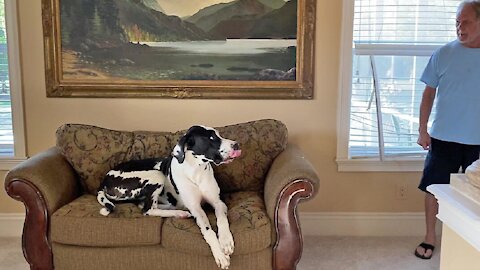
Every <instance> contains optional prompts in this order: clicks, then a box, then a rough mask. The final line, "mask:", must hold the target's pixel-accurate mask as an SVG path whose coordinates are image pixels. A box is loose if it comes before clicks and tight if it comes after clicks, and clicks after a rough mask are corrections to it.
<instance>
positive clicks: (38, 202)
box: [5, 179, 53, 270]
mask: <svg viewBox="0 0 480 270" xmlns="http://www.w3.org/2000/svg"><path fill="white" fill-rule="evenodd" d="M5 190H6V191H7V194H8V195H9V196H10V197H12V198H14V199H15V200H17V201H21V202H23V204H24V205H25V210H26V215H25V223H24V225H23V234H22V249H23V256H24V257H25V260H26V261H27V262H28V264H30V269H32V270H51V269H53V255H52V248H51V246H50V241H49V239H48V229H49V222H48V212H47V206H46V203H45V200H44V199H43V196H42V195H41V193H40V191H39V190H38V188H37V187H35V186H34V185H33V184H31V183H30V182H28V181H25V180H23V179H15V180H14V181H11V182H9V184H8V185H6V186H5Z"/></svg>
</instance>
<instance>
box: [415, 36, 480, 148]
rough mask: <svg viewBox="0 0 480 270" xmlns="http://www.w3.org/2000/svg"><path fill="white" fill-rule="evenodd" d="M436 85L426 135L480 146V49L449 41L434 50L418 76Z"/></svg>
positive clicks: (429, 83)
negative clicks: (432, 115)
mask: <svg viewBox="0 0 480 270" xmlns="http://www.w3.org/2000/svg"><path fill="white" fill-rule="evenodd" d="M420 80H421V81H422V82H424V83H425V84H426V85H428V86H430V87H433V88H437V94H436V98H435V100H436V115H435V118H434V119H433V123H432V128H431V129H430V136H432V137H433V138H436V139H439V140H442V141H449V142H456V143H462V144H474V145H480V48H467V47H465V46H463V45H462V44H461V43H460V42H458V41H452V42H450V43H448V44H446V45H444V46H443V47H441V48H440V49H438V50H437V51H435V52H434V53H433V55H432V57H431V58H430V61H429V62H428V65H427V67H426V68H425V70H424V71H423V74H422V77H421V78H420Z"/></svg>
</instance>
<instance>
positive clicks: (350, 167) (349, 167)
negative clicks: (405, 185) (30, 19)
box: [336, 158, 425, 172]
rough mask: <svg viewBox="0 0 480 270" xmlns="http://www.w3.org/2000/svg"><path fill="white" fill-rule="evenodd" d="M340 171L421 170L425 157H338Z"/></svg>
mask: <svg viewBox="0 0 480 270" xmlns="http://www.w3.org/2000/svg"><path fill="white" fill-rule="evenodd" d="M336 161H337V167H338V171H339V172H421V171H423V165H424V162H425V159H424V158H415V159H389V160H383V161H380V160H378V159H337V160H336Z"/></svg>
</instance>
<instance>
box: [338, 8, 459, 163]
mask: <svg viewBox="0 0 480 270" xmlns="http://www.w3.org/2000/svg"><path fill="white" fill-rule="evenodd" d="M459 3H460V0H430V1H424V0H344V10H343V36H342V46H343V48H342V63H341V65H340V66H341V74H343V78H341V83H340V85H341V86H340V87H341V89H340V92H341V95H340V100H339V110H340V111H339V130H338V134H339V138H338V148H337V161H338V164H339V170H369V171H370V170H382V171H389V170H412V171H418V170H421V169H422V168H423V160H424V156H425V154H426V151H424V150H423V149H422V148H421V147H420V146H418V145H417V143H416V142H417V138H418V116H419V107H420V102H421V97H422V93H423V90H424V88H425V85H424V84H423V83H422V82H420V81H419V79H420V76H421V74H422V72H423V69H424V68H425V66H426V64H427V63H428V60H429V58H430V55H431V54H432V53H433V51H434V50H435V49H437V48H439V47H440V46H442V45H443V44H445V43H447V42H449V41H452V40H454V39H455V38H456V34H455V18H456V11H457V6H458V4H459ZM434 108H435V106H434ZM434 114H435V109H433V112H432V115H431V117H430V119H432V118H433V117H434Z"/></svg>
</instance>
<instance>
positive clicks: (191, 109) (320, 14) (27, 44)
mask: <svg viewBox="0 0 480 270" xmlns="http://www.w3.org/2000/svg"><path fill="white" fill-rule="evenodd" d="M341 2H342V1H339V0H337V1H331V0H317V25H316V28H317V30H316V59H315V62H316V70H315V98H314V100H287V101H278V100H257V101H250V100H249V101H246V100H171V99H80V98H75V99H62V98H46V97H45V80H44V62H43V60H44V59H43V46H42V27H41V7H40V1H30V0H20V1H19V3H20V5H19V10H20V30H21V33H20V36H21V52H22V66H23V80H24V81H23V86H24V99H25V118H26V119H25V124H26V133H27V148H28V154H29V155H30V156H31V155H33V154H36V153H38V152H39V151H42V150H44V149H47V148H48V147H50V146H51V145H53V144H54V132H55V130H56V128H57V127H58V126H60V125H61V124H63V123H73V122H74V123H87V124H93V125H98V126H103V127H107V128H112V129H123V130H136V129H143V130H178V129H184V128H186V127H188V126H189V125H191V124H194V123H200V124H205V125H211V126H219V125H226V124H230V123H236V122H242V121H249V120H255V119H261V118H275V119H279V120H281V121H283V122H284V123H285V124H286V125H287V127H288V129H289V136H290V142H291V143H295V144H297V145H299V146H300V148H301V149H303V150H304V152H305V155H306V156H307V157H308V158H309V159H310V160H311V161H312V163H313V164H314V166H315V167H316V169H317V170H318V173H319V175H320V178H321V188H320V192H319V194H318V196H317V197H316V198H315V199H314V200H312V201H310V202H308V203H306V204H304V205H303V206H302V208H301V209H302V210H303V211H322V212H324V211H327V212H339V211H346V212H350V211H351V212H404V211H405V212H414V211H422V209H423V203H422V196H423V195H422V194H421V193H420V192H418V191H417V189H416V185H417V182H418V179H419V176H420V175H419V173H338V172H337V167H336V163H335V156H336V143H337V142H336V123H337V119H336V112H337V93H338V75H339V72H338V67H339V47H340V35H341V12H342V7H341ZM399 183H406V184H407V199H406V200H397V199H396V197H395V187H396V186H397V185H398V184H399ZM16 211H21V208H20V207H19V206H18V204H15V203H12V202H11V200H10V199H9V198H5V193H4V192H3V191H2V193H0V212H16Z"/></svg>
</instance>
